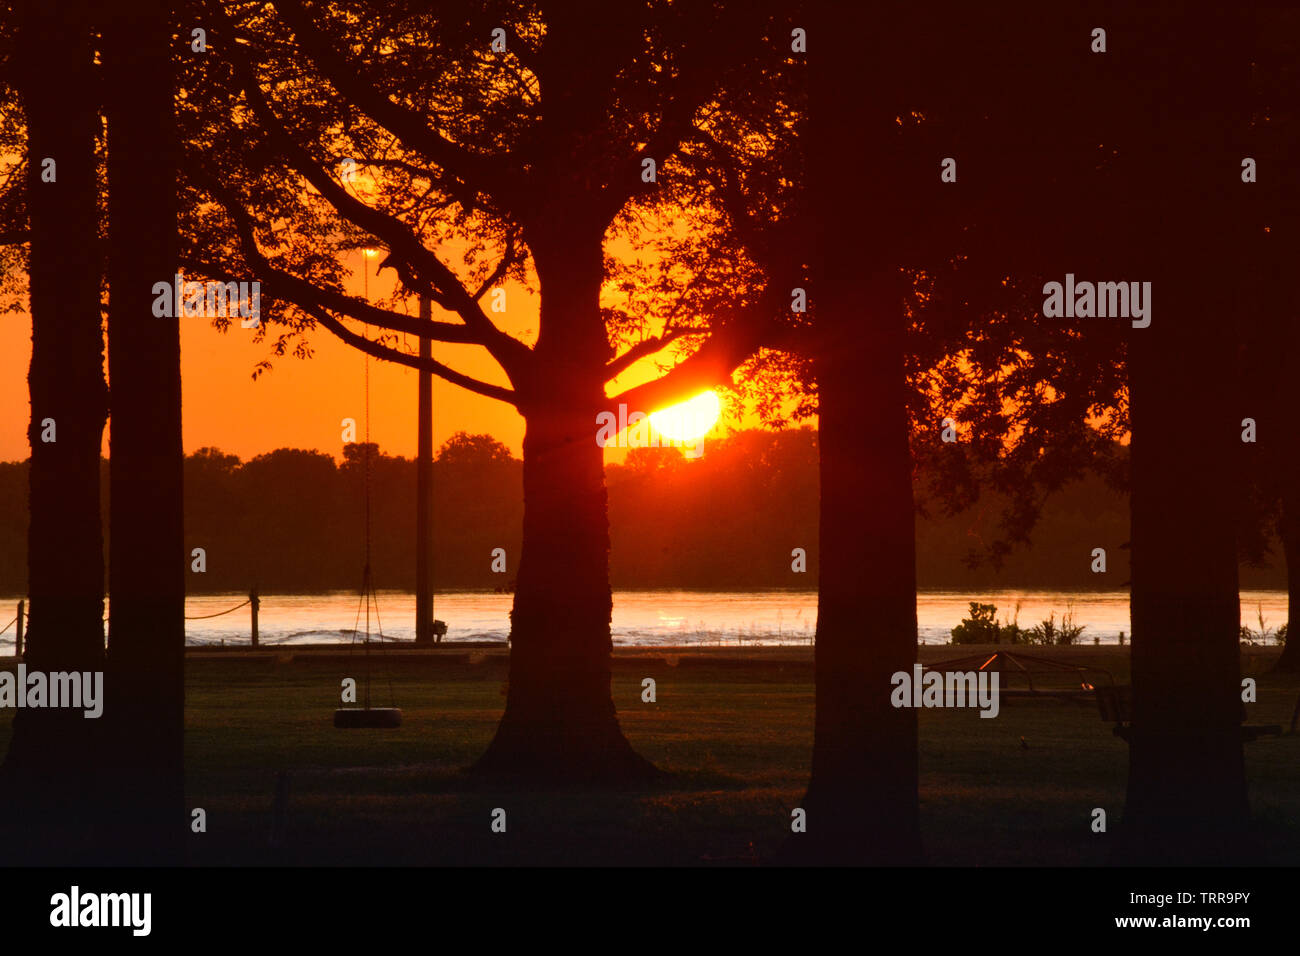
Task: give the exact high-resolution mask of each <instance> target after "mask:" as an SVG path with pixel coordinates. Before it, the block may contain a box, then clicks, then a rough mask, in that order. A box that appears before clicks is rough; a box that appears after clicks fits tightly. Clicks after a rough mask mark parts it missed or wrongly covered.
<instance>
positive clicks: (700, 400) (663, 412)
mask: <svg viewBox="0 0 1300 956" xmlns="http://www.w3.org/2000/svg"><path fill="white" fill-rule="evenodd" d="M721 413H722V402H721V401H719V400H718V395H717V393H716V392H701V393H700V394H699V395H696V396H695V397H694V398H688V399H687V400H686V401H684V402H681V403H680V404H677V405H671V406H669V407H668V408H664V409H660V410H659V411H657V412H653V413H652V414H651V415H650V424H651V426H652V427H653V428H654V430H655V431H657V432H659V434H661V435H663V436H665V437H666V438H671V439H672V440H673V441H692V440H693V439H696V438H702V437H703V436H704V435H706V434H708V432H709V429H710V428H712V427H713V426H714V425H715V424H716V423H717V421H718V416H719V415H720V414H721Z"/></svg>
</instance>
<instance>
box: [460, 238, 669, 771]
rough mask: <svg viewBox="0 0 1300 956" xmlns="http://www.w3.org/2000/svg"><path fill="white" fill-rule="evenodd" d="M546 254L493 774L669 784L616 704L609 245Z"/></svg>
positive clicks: (559, 244)
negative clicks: (606, 317)
mask: <svg viewBox="0 0 1300 956" xmlns="http://www.w3.org/2000/svg"><path fill="white" fill-rule="evenodd" d="M546 240H547V241H542V242H538V243H535V244H534V250H535V256H536V259H537V264H538V274H539V276H540V277H541V286H542V289H541V292H542V313H541V325H542V328H541V333H540V335H539V338H538V344H537V354H538V357H539V360H540V361H539V365H540V366H541V367H543V368H544V369H545V375H544V377H543V378H542V379H539V380H538V381H534V382H526V383H522V384H521V385H520V389H521V392H522V394H523V395H524V396H525V399H524V402H523V404H522V407H521V411H522V412H523V413H524V416H525V419H526V420H527V429H526V432H525V434H524V479H523V480H524V528H523V553H522V554H521V555H520V556H519V573H518V576H517V579H516V583H515V598H514V608H513V610H512V611H511V613H510V682H509V690H508V692H507V698H506V711H505V715H504V716H503V717H502V719H501V724H500V726H499V727H498V728H497V733H496V737H495V738H494V739H493V741H492V744H491V746H490V747H489V748H488V750H487V752H486V753H485V754H484V755H483V757H482V758H481V759H480V760H479V761H478V763H477V764H476V765H475V770H476V771H477V772H479V773H484V774H497V775H510V776H520V777H525V778H527V779H529V780H532V781H541V782H547V781H551V782H570V783H596V782H623V781H626V782H635V781H637V780H644V779H648V778H650V777H653V776H654V775H655V774H656V773H657V771H656V770H655V768H654V767H653V766H652V765H651V764H650V763H649V762H648V761H646V760H645V759H643V758H642V757H640V756H638V755H637V754H636V753H635V752H634V751H633V750H632V747H631V745H629V744H628V742H627V740H626V739H625V738H624V736H623V733H622V731H621V730H620V729H619V725H618V718H617V716H616V714H615V710H614V702H613V699H612V697H611V695H610V653H611V648H612V644H611V640H610V629H609V627H610V613H611V608H612V596H611V593H610V587H609V516H608V509H607V504H608V502H607V497H606V491H605V469H604V460H603V452H602V450H601V447H600V446H599V445H598V444H597V441H596V435H597V427H596V415H597V413H598V412H599V411H601V410H602V407H603V399H602V395H603V382H602V381H601V378H602V376H601V369H602V367H603V365H604V363H605V361H607V359H608V351H609V347H608V342H607V340H606V337H605V331H604V325H603V323H602V321H601V319H600V311H599V308H598V305H599V295H600V280H601V276H602V274H603V267H602V262H601V246H600V242H599V233H598V232H596V233H595V236H594V238H592V237H591V236H590V235H588V236H587V237H586V241H584V238H583V237H580V236H574V235H568V234H564V231H563V227H562V226H560V225H557V226H556V232H555V233H554V234H551V235H548V236H547V237H546Z"/></svg>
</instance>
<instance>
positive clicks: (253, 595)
mask: <svg viewBox="0 0 1300 956" xmlns="http://www.w3.org/2000/svg"><path fill="white" fill-rule="evenodd" d="M259 603H261V602H259V601H258V599H257V588H253V590H251V591H249V592H248V606H249V607H250V608H252V609H253V646H254V647H257V605H258V604H259Z"/></svg>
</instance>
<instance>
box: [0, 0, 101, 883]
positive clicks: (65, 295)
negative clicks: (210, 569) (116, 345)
mask: <svg viewBox="0 0 1300 956" xmlns="http://www.w3.org/2000/svg"><path fill="white" fill-rule="evenodd" d="M87 13H88V11H87V9H86V8H85V7H83V6H82V5H81V4H76V3H69V4H49V3H42V2H29V3H24V4H22V6H21V8H20V12H19V15H20V17H21V20H20V31H21V32H20V37H19V42H18V51H17V58H18V59H17V63H16V66H17V78H18V83H19V85H20V95H21V97H22V102H23V108H24V112H25V115H26V121H27V136H28V179H27V197H28V212H29V221H30V228H31V259H30V273H29V274H30V290H31V315H32V360H31V369H30V372H29V374H28V384H29V386H30V390H31V403H32V418H31V424H30V426H29V428H28V439H29V441H30V443H31V449H32V454H31V468H30V472H29V481H30V517H31V521H30V524H29V526H28V539H27V541H28V545H27V567H28V590H27V594H28V600H29V605H28V606H29V608H30V618H29V620H30V624H29V627H28V632H27V653H26V657H25V660H26V664H27V667H28V669H29V671H42V672H47V673H48V672H50V671H74V670H75V671H82V672H95V671H102V670H103V660H104V626H103V616H104V553H103V547H104V543H103V534H102V530H101V523H100V505H99V460H100V446H101V443H102V440H103V430H104V420H105V417H106V412H107V401H106V391H105V386H104V370H103V362H104V351H103V335H102V331H101V318H100V309H99V282H100V272H101V267H100V259H99V249H98V238H97V221H98V208H97V193H98V185H97V182H96V159H95V137H96V133H97V131H98V125H99V123H98V111H97V109H96V103H95V96H94V90H95V85H96V84H95V77H94V70H93V49H92V44H91V34H90V30H89V26H88V18H87ZM47 159H49V160H53V162H54V166H53V167H47V166H46V165H45V160H47ZM47 171H48V173H49V175H50V176H52V177H53V181H48V182H47V181H45V180H46V178H47ZM19 692H20V693H22V692H23V689H22V688H20V689H19ZM98 730H99V723H98V721H97V720H94V719H88V718H86V717H85V716H84V713H83V711H82V710H79V709H71V708H64V709H39V710H38V709H23V710H19V711H18V712H17V713H16V715H15V718H14V727H13V738H12V741H11V743H10V746H9V753H8V756H7V758H6V760H5V764H4V777H5V778H6V779H5V781H4V784H3V786H4V794H5V800H6V802H7V803H8V804H9V805H8V806H7V807H6V808H5V809H3V810H0V813H2V814H3V817H4V821H5V823H6V824H9V823H11V822H13V821H14V820H15V818H19V817H20V818H21V823H20V824H19V825H17V826H15V827H14V832H13V834H12V835H11V837H10V838H8V839H6V841H5V844H6V846H5V848H6V855H7V856H8V854H10V853H12V854H13V856H11V857H9V858H10V859H15V858H16V859H17V860H24V859H29V858H30V861H31V862H39V863H42V864H44V865H50V864H52V863H57V862H85V859H86V855H87V851H88V850H91V848H92V846H93V843H92V841H93V839H94V837H95V835H96V834H95V823H94V820H95V817H94V811H95V809H96V805H97V800H96V798H95V789H96V788H95V784H94V765H95V761H94V757H95V754H96V753H97V752H98V748H97V747H96V745H95V742H96V739H97V731H98Z"/></svg>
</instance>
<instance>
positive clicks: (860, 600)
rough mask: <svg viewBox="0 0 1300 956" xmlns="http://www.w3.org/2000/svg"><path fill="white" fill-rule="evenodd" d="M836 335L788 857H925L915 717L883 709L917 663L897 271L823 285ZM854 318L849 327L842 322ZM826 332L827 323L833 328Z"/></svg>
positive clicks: (821, 407) (824, 417)
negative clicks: (804, 733)
mask: <svg viewBox="0 0 1300 956" xmlns="http://www.w3.org/2000/svg"><path fill="white" fill-rule="evenodd" d="M818 290H819V297H818V309H819V316H820V317H821V319H822V320H823V321H827V320H832V317H833V318H834V320H836V321H835V324H836V327H837V333H836V334H832V335H830V336H829V337H828V340H827V346H828V347H827V348H826V349H825V350H824V351H823V353H822V354H821V355H820V356H819V357H818V359H817V363H816V372H817V389H818V416H819V431H818V450H819V454H820V457H821V511H820V521H819V527H820V530H819V538H820V544H819V548H820V551H819V559H818V563H819V570H820V580H819V582H818V596H817V642H816V681H817V703H816V725H815V739H814V744H813V759H812V776H811V780H810V782H809V785H808V793H807V796H806V797H805V798H804V808H805V809H806V810H807V812H808V822H807V826H808V830H807V834H806V838H805V837H795V838H794V839H795V841H796V843H795V844H793V845H792V848H793V846H797V842H798V841H803V842H806V844H807V846H806V847H804V848H803V849H804V850H805V851H806V852H805V853H799V854H797V855H796V856H795V858H796V859H806V860H808V861H810V862H811V861H816V862H822V863H845V864H848V863H855V864H865V863H875V864H882V863H907V862H917V861H919V859H920V853H921V843H920V831H919V823H918V795H917V752H916V748H917V718H916V711H914V710H912V709H911V708H896V707H894V706H892V705H891V703H890V693H891V691H892V690H893V684H892V683H891V677H892V675H893V674H895V673H896V672H899V671H902V672H904V673H910V672H911V669H912V665H913V663H915V661H916V633H917V632H916V532H915V525H914V505H913V500H912V481H911V454H910V450H909V447H908V423H907V414H906V408H905V405H904V387H905V386H904V368H903V313H902V290H901V289H900V288H899V287H898V282H897V281H896V280H895V278H894V274H889V273H887V274H885V275H877V276H876V277H874V278H872V279H870V280H868V281H865V282H856V283H855V282H844V281H840V282H834V281H831V282H821V283H819V284H818ZM855 312H857V313H858V314H861V315H862V316H863V320H862V321H861V323H860V324H859V326H858V328H856V329H854V328H852V327H850V326H851V324H850V323H849V322H843V321H838V320H839V319H841V318H843V317H846V316H852V315H854V313H855ZM828 324H829V321H828Z"/></svg>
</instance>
